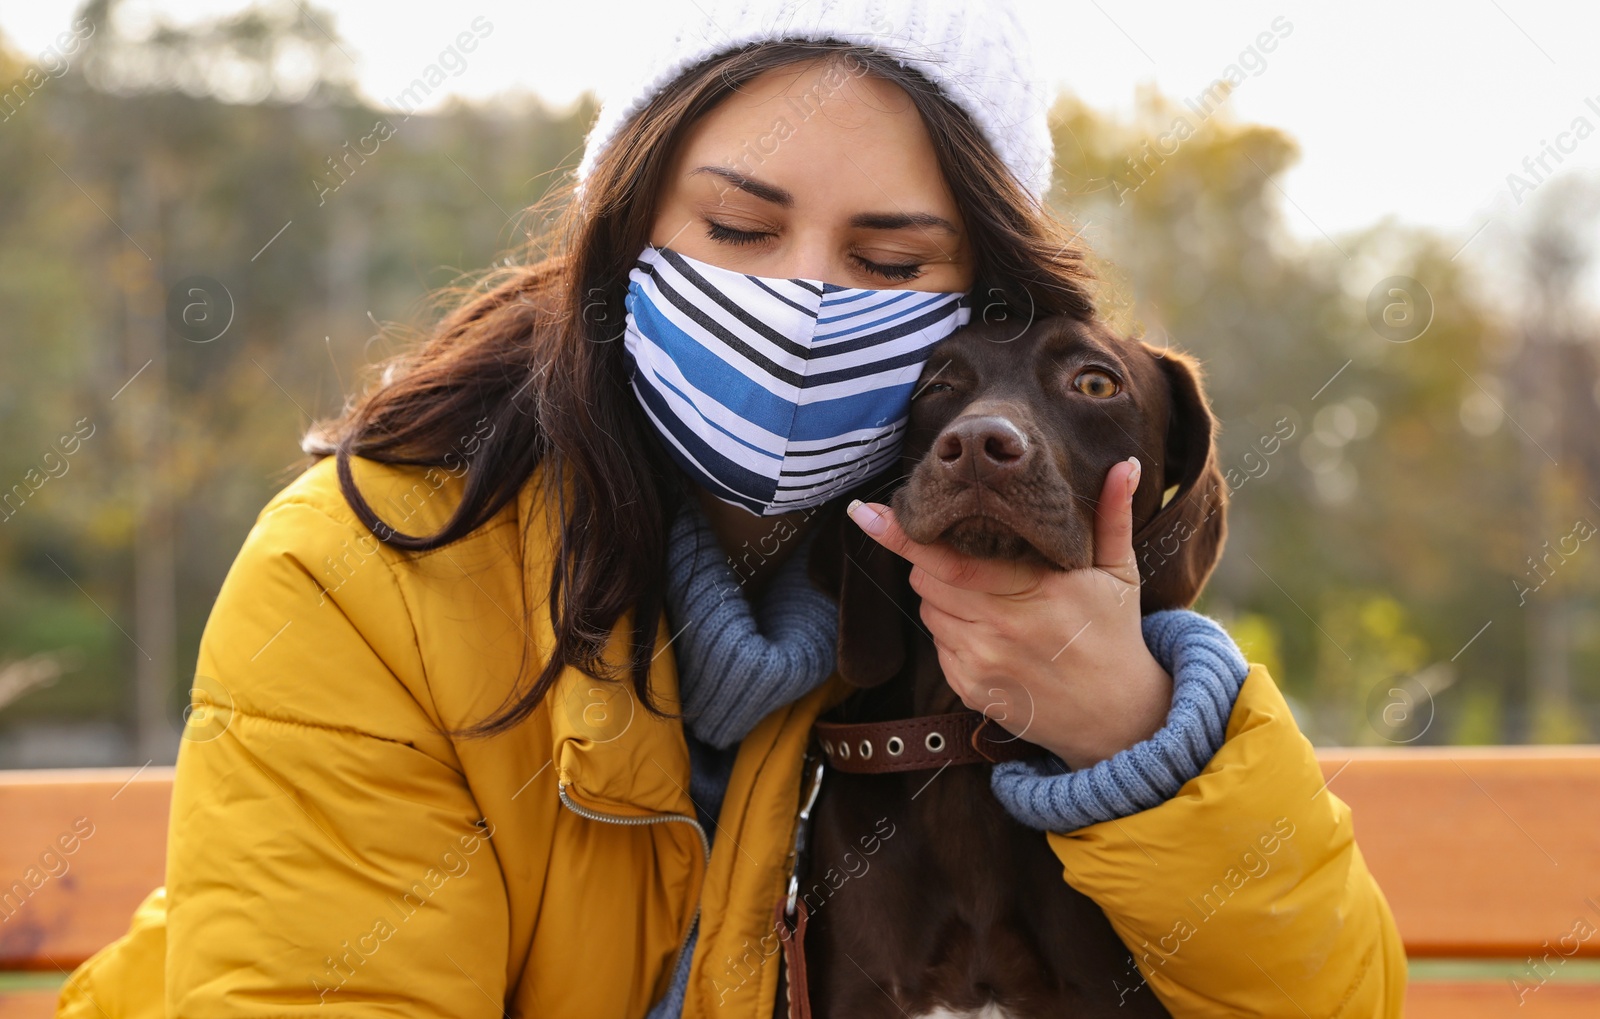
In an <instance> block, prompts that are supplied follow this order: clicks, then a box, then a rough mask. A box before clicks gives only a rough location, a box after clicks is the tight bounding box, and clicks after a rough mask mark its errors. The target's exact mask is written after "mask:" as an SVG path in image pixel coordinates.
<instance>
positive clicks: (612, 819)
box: [556, 782, 711, 972]
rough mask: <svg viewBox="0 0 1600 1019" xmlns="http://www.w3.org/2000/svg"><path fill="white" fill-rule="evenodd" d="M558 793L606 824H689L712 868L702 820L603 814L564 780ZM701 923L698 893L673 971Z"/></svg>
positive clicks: (568, 804)
mask: <svg viewBox="0 0 1600 1019" xmlns="http://www.w3.org/2000/svg"><path fill="white" fill-rule="evenodd" d="M556 794H557V795H558V796H560V797H561V805H562V806H564V807H566V808H567V809H568V810H570V811H572V812H573V813H574V814H577V815H578V816H579V817H583V818H587V819H588V820H590V821H603V822H605V823H606V824H624V825H629V826H632V827H637V826H639V825H644V824H659V823H661V822H673V821H676V822H678V823H680V824H687V825H689V826H690V827H691V828H693V829H694V833H695V834H696V835H698V836H700V848H701V849H702V850H703V851H704V852H705V854H706V870H707V871H708V872H709V871H710V869H711V840H710V839H708V838H706V830H705V829H704V828H703V827H701V826H700V822H699V821H697V820H695V819H694V818H692V817H690V816H689V815H687V814H646V815H643V816H639V817H629V816H627V815H624V814H602V813H601V812H600V811H598V810H590V809H589V808H588V807H585V806H581V805H580V804H578V803H575V802H573V799H572V797H570V796H568V795H567V786H566V783H564V782H563V783H560V784H558V785H557V786H556ZM704 884H705V882H704V881H702V882H701V886H702V887H701V893H702V894H703V893H704V891H705V889H704ZM699 925H700V896H699V895H696V896H695V903H694V916H693V918H691V919H690V920H689V927H688V929H687V930H686V931H684V934H683V940H682V941H679V942H678V951H677V954H676V955H674V956H673V958H672V971H673V972H676V970H677V968H678V963H679V962H680V961H681V959H682V956H683V951H684V949H685V948H687V947H688V946H689V939H690V938H691V937H693V936H694V932H695V928H696V927H698V926H699Z"/></svg>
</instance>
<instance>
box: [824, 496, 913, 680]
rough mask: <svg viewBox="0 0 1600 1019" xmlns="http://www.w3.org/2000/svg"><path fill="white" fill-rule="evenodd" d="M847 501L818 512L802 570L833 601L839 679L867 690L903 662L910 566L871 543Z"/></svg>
mask: <svg viewBox="0 0 1600 1019" xmlns="http://www.w3.org/2000/svg"><path fill="white" fill-rule="evenodd" d="M849 502H850V500H849V499H848V498H845V499H838V500H835V502H834V504H833V505H832V506H830V507H828V508H827V509H824V510H823V511H822V513H821V515H820V518H819V519H818V520H817V522H816V524H814V525H813V526H815V527H816V528H818V533H817V539H816V541H815V542H813V543H812V547H811V561H810V562H809V563H808V564H807V572H808V574H809V575H810V577H811V580H812V581H813V582H814V583H815V584H816V585H817V586H818V587H820V588H822V590H824V591H826V592H828V593H829V594H831V595H833V597H834V598H836V599H837V600H838V602H839V648H838V658H837V667H838V670H839V675H840V676H841V677H843V678H844V680H845V682H847V683H850V684H851V685H852V686H858V687H871V686H877V685H878V684H879V683H883V682H886V681H888V680H890V679H893V678H894V677H895V676H897V675H899V673H900V670H901V669H902V668H903V667H904V666H905V661H906V638H905V623H906V614H905V606H906V605H909V604H910V603H911V601H912V599H913V596H914V592H913V591H912V589H911V564H910V563H908V562H906V560H905V559H903V558H901V557H900V556H898V555H895V554H894V553H893V552H891V551H889V550H888V549H886V548H884V547H883V546H882V545H880V544H878V543H877V542H876V541H873V540H872V538H871V537H869V536H868V535H867V533H866V532H865V531H863V530H862V529H861V527H860V525H858V524H857V523H856V522H855V521H853V520H851V519H850V517H849V515H848V514H846V513H845V511H844V508H845V506H846V505H848V504H849Z"/></svg>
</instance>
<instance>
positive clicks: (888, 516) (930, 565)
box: [845, 499, 1038, 597]
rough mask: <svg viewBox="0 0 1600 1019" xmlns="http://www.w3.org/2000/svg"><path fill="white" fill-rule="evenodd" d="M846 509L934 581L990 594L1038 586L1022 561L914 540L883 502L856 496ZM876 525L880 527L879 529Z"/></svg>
mask: <svg viewBox="0 0 1600 1019" xmlns="http://www.w3.org/2000/svg"><path fill="white" fill-rule="evenodd" d="M845 512H846V513H849V514H850V519H851V520H854V521H855V522H856V524H857V525H859V526H860V527H861V529H862V530H863V531H866V532H867V534H868V535H870V536H871V537H872V539H873V540H874V541H876V542H877V543H878V544H880V545H882V546H883V547H884V548H887V549H888V550H889V551H891V552H893V553H895V554H896V555H898V556H900V557H901V558H903V559H905V560H907V561H908V562H910V563H911V564H912V565H913V566H920V567H922V570H923V572H924V573H926V574H927V575H928V576H929V577H930V578H932V579H933V580H936V581H939V582H941V583H944V584H949V585H951V586H952V587H956V588H963V589H966V590H972V591H986V592H988V593H990V594H1016V593H1019V592H1022V591H1026V590H1028V589H1030V588H1032V587H1034V586H1037V583H1038V581H1037V578H1035V577H1034V576H1033V575H1032V573H1031V572H1030V571H1028V570H1025V569H1021V568H1019V564H1016V563H1010V562H1005V561H1003V560H999V559H979V558H977V557H976V556H969V555H962V554H961V553H960V552H957V551H956V550H955V549H953V548H951V547H950V546H949V545H946V544H944V543H943V542H938V543H935V544H932V545H924V544H922V543H921V542H918V541H913V540H912V539H911V536H910V535H908V534H906V532H905V530H904V529H903V528H901V526H900V521H899V520H898V519H897V518H896V517H895V514H894V509H893V508H891V507H889V506H886V505H884V504H883V503H878V502H862V501H861V500H860V499H852V500H851V501H850V505H849V506H846V507H845ZM874 528H877V530H876V532H875V531H874ZM924 597H926V594H925V593H924Z"/></svg>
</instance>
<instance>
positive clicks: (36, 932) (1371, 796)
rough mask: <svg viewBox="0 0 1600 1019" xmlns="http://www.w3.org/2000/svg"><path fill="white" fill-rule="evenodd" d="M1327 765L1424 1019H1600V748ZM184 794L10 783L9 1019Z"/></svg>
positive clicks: (1436, 754)
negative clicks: (173, 797)
mask: <svg viewBox="0 0 1600 1019" xmlns="http://www.w3.org/2000/svg"><path fill="white" fill-rule="evenodd" d="M1318 755H1319V757H1320V759H1321V764H1322V768H1323V774H1324V775H1325V776H1327V778H1328V788H1329V789H1331V790H1333V791H1334V792H1335V793H1337V794H1338V795H1339V797H1340V798H1341V799H1343V800H1344V801H1345V802H1346V803H1349V804H1350V806H1351V807H1352V809H1353V810H1354V812H1355V822H1356V833H1357V838H1358V839H1359V841H1360V845H1361V849H1362V852H1363V853H1364V854H1365V855H1366V858H1367V862H1368V864H1369V865H1370V866H1371V868H1372V871H1373V873H1374V874H1376V875H1377V878H1378V881H1379V883H1380V884H1381V885H1382V886H1383V890H1384V894H1385V895H1386V896H1387V897H1388V900H1389V904H1390V906H1391V907H1392V908H1393V910H1394V914H1395V919H1396V921H1397V923H1398V924H1399V926H1400V932H1401V935H1402V936H1403V938H1404V939H1405V944H1406V949H1407V952H1408V954H1409V955H1410V957H1411V960H1412V962H1411V970H1412V973H1411V975H1412V981H1411V986H1410V989H1409V992H1408V997H1407V1008H1406V1014H1407V1015H1408V1016H1412V1017H1423V1019H1426V1017H1432V1016H1439V1017H1446V1016H1448V1017H1452V1019H1457V1017H1468V1019H1470V1017H1475V1016H1491V1015H1493V1016H1502V1015H1512V1014H1515V1015H1518V1016H1524V1017H1527V1019H1543V1017H1556V1016H1594V1015H1600V962H1596V961H1594V960H1597V959H1600V937H1589V936H1588V933H1590V932H1600V747H1578V746H1567V747H1447V748H1416V749H1387V748H1385V749H1378V750H1365V749H1360V750H1352V749H1326V750H1320V751H1319V752H1318ZM171 783H172V771H171V769H165V768H146V769H142V770H140V771H137V772H135V771H134V770H133V769H95V770H85V771H35V772H0V819H3V822H0V823H3V825H4V827H3V829H0V917H4V918H5V919H4V920H3V922H0V1015H4V1016H7V1017H11V1016H15V1017H18V1019H31V1017H35V1016H49V1015H51V1014H52V1012H53V1009H54V1002H55V995H56V991H55V987H56V986H57V985H59V984H60V982H61V981H62V980H63V979H64V978H65V974H66V973H67V972H69V971H70V970H71V969H72V968H73V967H74V966H76V965H78V963H80V962H82V961H83V960H84V959H85V958H87V957H88V956H89V955H90V954H92V953H93V952H94V951H96V950H97V949H99V948H100V947H101V946H102V945H105V944H106V943H107V942H109V941H111V940H112V939H114V938H116V937H118V936H119V935H121V934H122V933H123V931H124V930H126V928H127V924H128V919H129V917H130V915H131V914H132V912H133V909H134V906H135V905H137V904H138V902H139V901H140V899H142V898H143V897H144V895H145V894H146V893H147V892H148V891H150V889H151V888H153V887H155V886H156V885H158V884H160V883H161V880H162V872H163V865H164V851H165V842H166V824H167V810H168V801H169V797H170V792H171ZM80 819H83V820H80ZM84 832H88V834H84ZM67 847H71V849H72V851H71V852H70V853H69V852H67ZM52 853H53V854H54V855H53V856H50V855H47V854H52ZM30 872H31V877H32V880H33V881H35V882H39V883H38V886H37V887H36V888H35V887H29V881H28V878H29V876H30ZM41 879H42V881H41ZM18 882H21V883H22V888H21V890H19V889H18V885H17V883H18ZM1564 936H1565V940H1563V937H1564ZM1567 952H1570V953H1571V954H1570V956H1569V955H1566V954H1563V953H1567ZM1530 958H1531V963H1530ZM1519 1000H1520V1004H1519Z"/></svg>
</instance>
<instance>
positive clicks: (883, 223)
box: [689, 166, 961, 234]
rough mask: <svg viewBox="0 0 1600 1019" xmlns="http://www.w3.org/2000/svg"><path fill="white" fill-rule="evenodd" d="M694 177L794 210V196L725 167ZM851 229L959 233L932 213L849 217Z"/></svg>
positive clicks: (707, 169)
mask: <svg viewBox="0 0 1600 1019" xmlns="http://www.w3.org/2000/svg"><path fill="white" fill-rule="evenodd" d="M697 173H709V174H714V175H715V176H718V177H721V178H722V179H723V180H725V181H727V182H728V183H729V184H732V185H733V186H734V187H736V188H738V189H739V190H740V191H743V192H745V193H746V194H750V195H754V196H755V197H757V198H759V199H761V200H762V201H766V202H771V203H772V204H774V205H778V206H781V207H783V208H785V209H788V208H792V207H793V206H794V195H793V194H791V193H790V192H788V191H786V190H784V189H783V188H780V187H778V186H777V185H776V184H768V183H766V182H765V181H759V180H756V179H755V178H754V177H747V176H745V175H744V174H742V173H739V172H738V171H737V170H730V169H728V168H727V167H725V166H697V167H695V168H694V169H693V170H690V171H689V176H691V177H692V176H694V175H695V174H697ZM850 225H851V226H853V227H858V228H860V229H863V230H904V229H905V228H906V227H912V226H915V227H922V228H925V229H926V228H932V229H935V230H943V231H945V232H946V233H951V234H959V233H960V232H961V231H960V230H957V229H956V226H955V224H954V223H952V222H950V221H949V220H948V219H945V218H944V217H943V216H935V215H934V214H933V213H931V212H858V213H856V214H855V215H854V216H851V217H850Z"/></svg>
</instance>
